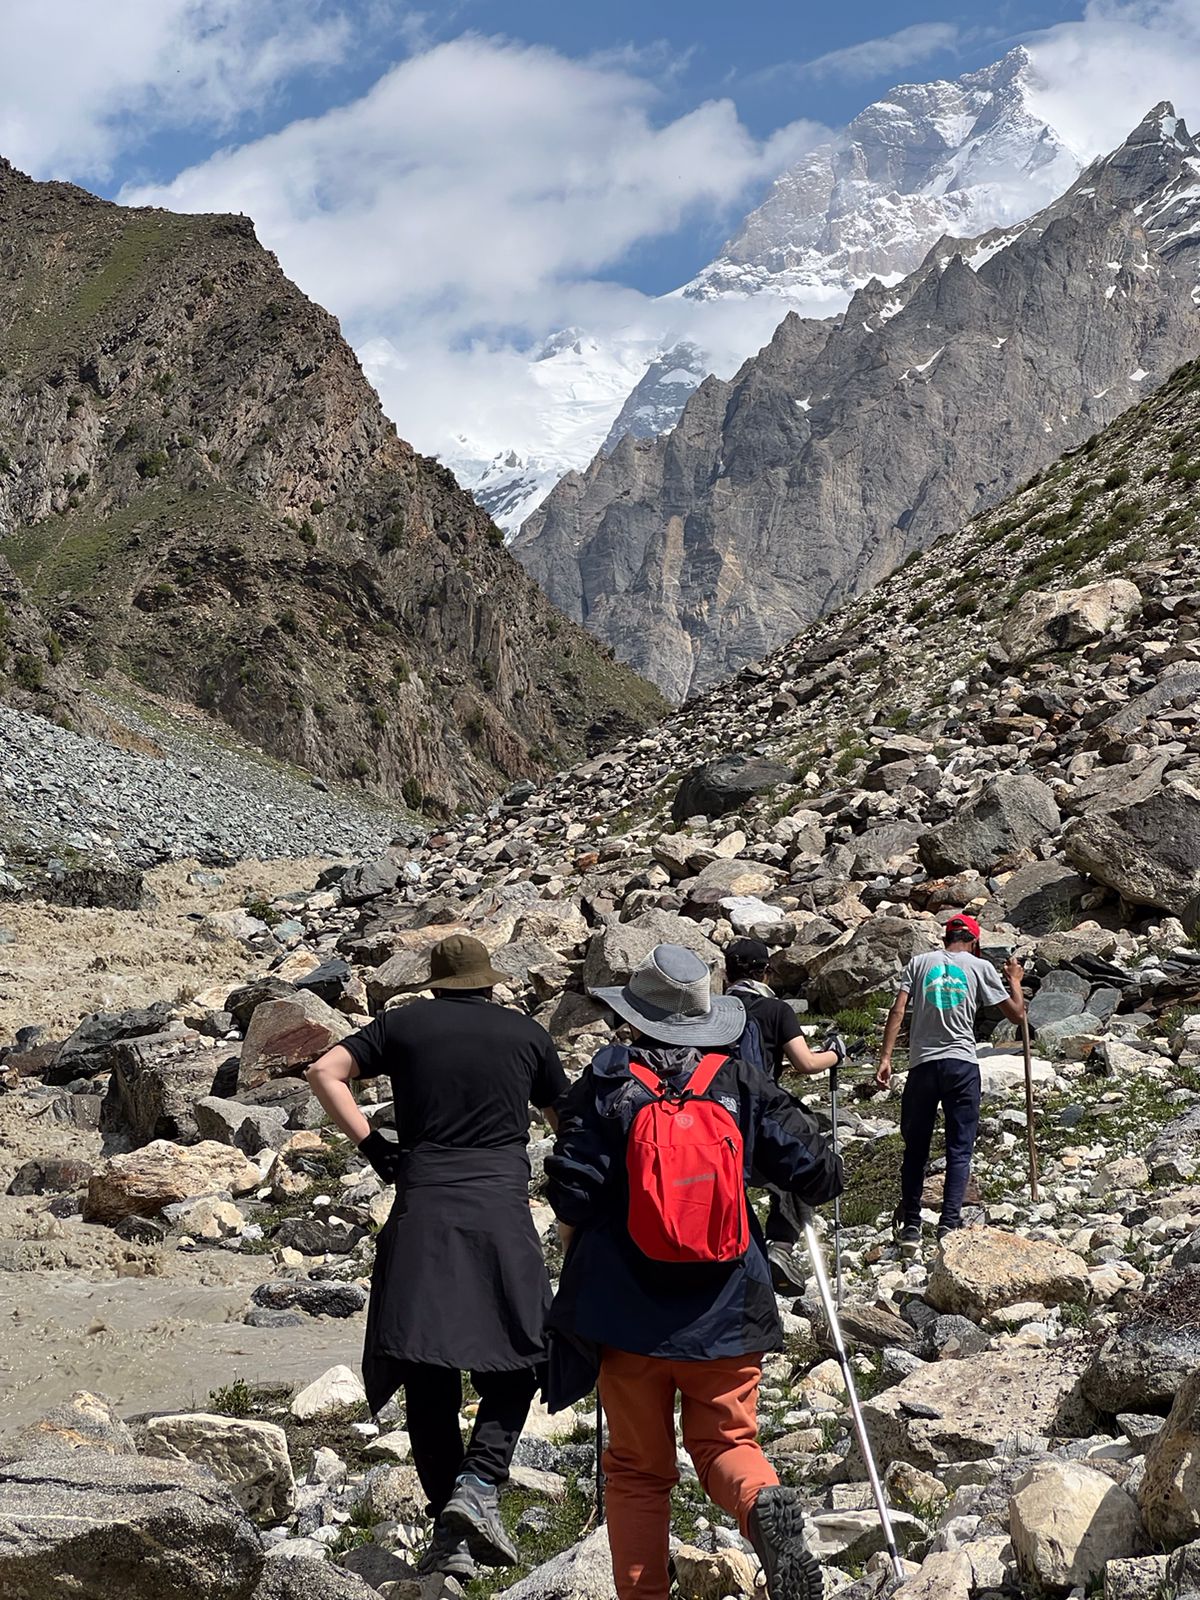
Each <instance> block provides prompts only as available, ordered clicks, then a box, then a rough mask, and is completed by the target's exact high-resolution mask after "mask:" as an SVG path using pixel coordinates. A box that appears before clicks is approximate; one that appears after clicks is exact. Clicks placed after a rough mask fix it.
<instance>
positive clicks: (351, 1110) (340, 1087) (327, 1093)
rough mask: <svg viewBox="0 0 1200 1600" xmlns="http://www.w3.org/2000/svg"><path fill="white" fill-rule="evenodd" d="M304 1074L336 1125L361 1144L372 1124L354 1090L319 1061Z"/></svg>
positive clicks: (349, 1137)
mask: <svg viewBox="0 0 1200 1600" xmlns="http://www.w3.org/2000/svg"><path fill="white" fill-rule="evenodd" d="M304 1076H305V1077H306V1078H307V1079H308V1085H309V1088H310V1089H311V1090H312V1092H313V1093H314V1094H315V1095H316V1097H317V1099H318V1100H319V1101H320V1102H321V1105H322V1106H323V1107H324V1109H325V1110H326V1111H327V1112H328V1113H329V1117H330V1120H331V1121H332V1122H333V1123H334V1125H335V1126H336V1127H338V1128H340V1129H341V1130H342V1132H343V1133H344V1134H345V1135H346V1137H347V1139H349V1140H350V1141H351V1142H352V1143H353V1144H361V1143H362V1142H363V1140H364V1139H365V1138H366V1137H367V1135H368V1134H369V1133H370V1131H371V1124H370V1123H369V1122H368V1121H367V1119H366V1117H364V1116H363V1114H362V1112H361V1111H360V1110H359V1108H358V1102H357V1101H356V1100H355V1098H354V1091H353V1090H352V1089H351V1087H350V1085H349V1084H348V1083H347V1082H346V1081H345V1079H344V1078H341V1077H336V1076H334V1075H333V1074H332V1073H330V1072H328V1071H323V1070H322V1064H321V1062H319V1061H318V1062H317V1064H316V1066H313V1067H309V1069H308V1071H307V1072H306V1073H305V1075H304Z"/></svg>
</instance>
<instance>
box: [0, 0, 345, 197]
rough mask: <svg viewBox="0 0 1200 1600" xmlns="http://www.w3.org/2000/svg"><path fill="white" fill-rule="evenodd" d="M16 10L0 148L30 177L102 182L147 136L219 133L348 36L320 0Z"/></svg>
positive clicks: (71, 2)
mask: <svg viewBox="0 0 1200 1600" xmlns="http://www.w3.org/2000/svg"><path fill="white" fill-rule="evenodd" d="M10 9H11V8H10ZM24 10H25V12H26V15H25V16H23V17H22V19H21V21H20V23H19V24H18V23H17V21H16V19H15V18H14V17H13V16H12V15H11V14H10V16H9V18H8V20H7V21H6V23H5V24H4V29H3V35H4V36H3V44H2V46H0V153H3V154H4V155H6V156H7V157H8V159H9V160H10V161H12V162H13V163H14V164H15V165H16V166H18V167H21V168H23V169H25V170H26V171H29V172H31V173H33V175H34V176H35V177H47V176H66V175H70V176H73V177H77V178H89V177H90V178H102V177H106V176H107V175H108V173H109V172H110V170H111V167H112V163H113V161H114V159H115V157H116V156H117V155H118V154H119V153H120V152H121V151H122V150H127V149H130V148H136V147H137V146H139V145H140V144H142V143H143V142H144V141H145V140H146V139H147V137H148V136H150V135H152V134H153V133H154V132H156V131H161V130H163V129H170V128H196V127H208V128H216V129H218V130H221V129H226V130H227V129H229V128H230V127H232V126H233V124H234V122H235V120H236V119H237V118H238V117H239V116H241V115H242V114H244V113H247V112H252V111H255V110H257V109H258V108H259V107H260V106H261V105H262V103H263V102H264V100H267V99H269V98H270V97H271V95H272V94H273V93H274V92H275V91H276V90H277V89H278V88H279V87H280V85H281V84H283V83H284V82H286V81H287V80H288V79H290V78H291V77H293V76H294V75H295V74H296V73H298V72H303V71H306V70H313V69H324V68H326V67H328V66H331V65H333V64H334V63H336V62H337V61H339V60H340V59H341V58H342V57H343V55H344V53H345V52H346V50H347V48H348V46H349V43H350V40H351V38H352V35H353V33H354V31H355V30H354V28H353V27H352V25H351V23H350V22H349V21H348V20H347V17H346V16H345V15H344V14H342V13H341V12H339V11H337V10H335V9H334V8H333V6H332V5H330V4H328V3H327V0H254V3H253V5H249V4H245V3H244V0H53V3H51V4H43V5H41V6H38V7H36V9H35V7H34V6H33V5H32V4H29V5H27V6H26V7H25V8H24Z"/></svg>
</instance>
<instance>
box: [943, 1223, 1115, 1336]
mask: <svg viewBox="0 0 1200 1600" xmlns="http://www.w3.org/2000/svg"><path fill="white" fill-rule="evenodd" d="M1090 1289H1091V1280H1090V1278H1089V1277H1088V1269H1087V1262H1086V1261H1084V1259H1083V1257H1082V1256H1077V1255H1075V1254H1074V1253H1073V1252H1072V1251H1070V1250H1064V1249H1063V1248H1062V1247H1061V1246H1060V1245H1056V1244H1047V1243H1045V1242H1044V1241H1043V1240H1041V1239H1023V1238H1022V1237H1021V1235H1020V1234H1016V1233H1004V1232H1002V1231H1001V1230H1000V1229H998V1228H963V1229H960V1230H959V1232H957V1233H949V1234H947V1235H946V1237H945V1239H943V1240H942V1246H941V1249H940V1250H939V1251H938V1253H937V1255H936V1257H935V1258H934V1262H933V1266H932V1268H931V1269H930V1273H929V1285H928V1288H927V1289H926V1291H925V1298H926V1299H927V1300H928V1301H929V1303H930V1305H932V1306H934V1307H935V1308H936V1309H937V1310H938V1311H952V1312H957V1313H958V1314H959V1315H960V1316H964V1317H972V1318H974V1319H975V1320H976V1321H978V1320H979V1319H981V1318H983V1317H986V1316H988V1315H989V1314H990V1313H991V1312H993V1311H998V1310H1000V1308H1001V1307H1002V1306H1011V1305H1016V1304H1018V1303H1019V1302H1020V1301H1022V1300H1036V1301H1038V1303H1039V1304H1041V1305H1044V1306H1057V1305H1064V1304H1067V1305H1084V1304H1086V1302H1087V1299H1088V1295H1089V1293H1090Z"/></svg>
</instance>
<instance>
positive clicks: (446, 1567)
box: [417, 1517, 479, 1583]
mask: <svg viewBox="0 0 1200 1600" xmlns="http://www.w3.org/2000/svg"><path fill="white" fill-rule="evenodd" d="M417 1571H418V1572H419V1573H420V1575H421V1576H422V1577H423V1578H426V1577H429V1576H430V1575H431V1574H432V1573H435V1572H438V1573H444V1574H445V1576H446V1577H448V1578H457V1579H458V1580H459V1582H460V1583H470V1582H471V1580H472V1579H473V1578H477V1577H478V1576H479V1568H478V1567H477V1566H476V1565H475V1560H474V1557H473V1556H472V1555H471V1552H470V1550H469V1548H468V1546H467V1541H466V1540H465V1539H463V1538H460V1537H459V1535H458V1534H457V1533H453V1532H452V1531H451V1530H450V1529H449V1528H447V1526H446V1524H445V1523H444V1522H443V1521H442V1520H441V1518H440V1517H439V1518H438V1520H437V1522H435V1523H434V1525H433V1538H432V1539H431V1540H430V1543H429V1548H428V1550H426V1552H425V1554H424V1555H423V1556H422V1557H421V1559H420V1561H419V1562H418V1563H417Z"/></svg>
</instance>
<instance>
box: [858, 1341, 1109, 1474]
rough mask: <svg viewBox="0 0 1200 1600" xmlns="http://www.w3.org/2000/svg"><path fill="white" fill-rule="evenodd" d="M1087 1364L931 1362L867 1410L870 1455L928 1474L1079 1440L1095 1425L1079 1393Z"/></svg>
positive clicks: (1037, 1354)
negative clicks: (948, 1466)
mask: <svg viewBox="0 0 1200 1600" xmlns="http://www.w3.org/2000/svg"><path fill="white" fill-rule="evenodd" d="M1084 1359H1085V1358H1084V1356H1083V1355H1082V1354H1081V1353H1080V1352H1079V1351H1077V1350H1075V1349H1073V1348H1061V1349H1054V1350H1037V1349H1029V1350H1025V1349H1007V1350H994V1351H993V1350H989V1351H987V1352H986V1353H985V1354H983V1355H977V1356H968V1357H966V1358H965V1359H964V1360H961V1361H937V1362H931V1363H929V1364H928V1365H926V1366H923V1367H921V1368H919V1369H918V1370H917V1371H916V1372H913V1373H910V1374H909V1376H908V1377H907V1378H904V1379H903V1380H902V1381H901V1382H900V1383H898V1384H896V1385H895V1386H894V1387H893V1388H891V1389H886V1390H884V1392H883V1393H882V1394H879V1395H876V1396H875V1398H874V1399H873V1400H869V1401H867V1402H865V1403H864V1406H863V1410H864V1413H865V1414H866V1419H867V1428H868V1430H869V1432H870V1437H871V1443H872V1446H873V1448H874V1450H875V1454H876V1456H877V1457H878V1459H879V1460H880V1461H907V1462H909V1463H910V1464H911V1465H912V1466H914V1467H921V1468H924V1469H926V1470H932V1469H934V1468H936V1467H939V1466H942V1465H944V1464H945V1463H946V1462H949V1461H978V1460H981V1459H983V1458H985V1457H988V1456H996V1455H1006V1454H1007V1455H1012V1454H1014V1453H1020V1452H1022V1451H1025V1452H1027V1451H1029V1450H1031V1449H1034V1448H1037V1447H1038V1446H1039V1445H1042V1447H1044V1441H1045V1440H1047V1439H1051V1438H1084V1437H1086V1436H1087V1435H1088V1434H1090V1433H1091V1432H1092V1431H1093V1430H1094V1428H1095V1423H1096V1414H1095V1412H1094V1411H1093V1410H1092V1408H1091V1407H1090V1406H1089V1405H1088V1404H1087V1403H1086V1402H1085V1401H1084V1400H1083V1398H1082V1396H1081V1395H1080V1392H1079V1373H1080V1368H1081V1367H1082V1365H1083V1361H1084Z"/></svg>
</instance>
